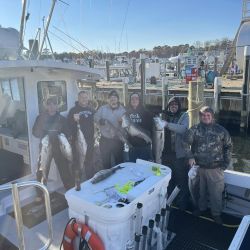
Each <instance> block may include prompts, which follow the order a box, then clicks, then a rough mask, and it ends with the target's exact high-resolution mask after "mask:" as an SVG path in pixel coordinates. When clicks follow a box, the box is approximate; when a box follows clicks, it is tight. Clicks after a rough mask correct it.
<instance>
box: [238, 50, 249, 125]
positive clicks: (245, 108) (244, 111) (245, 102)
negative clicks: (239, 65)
mask: <svg viewBox="0 0 250 250" xmlns="http://www.w3.org/2000/svg"><path fill="white" fill-rule="evenodd" d="M244 57H245V62H244V73H243V86H242V105H241V123H240V127H241V128H242V129H245V128H247V127H248V115H249V82H250V46H245V48H244Z"/></svg>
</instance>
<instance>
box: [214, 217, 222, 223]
mask: <svg viewBox="0 0 250 250" xmlns="http://www.w3.org/2000/svg"><path fill="white" fill-rule="evenodd" d="M213 219H214V222H215V223H216V224H218V225H222V219H221V216H220V215H214V216H213Z"/></svg>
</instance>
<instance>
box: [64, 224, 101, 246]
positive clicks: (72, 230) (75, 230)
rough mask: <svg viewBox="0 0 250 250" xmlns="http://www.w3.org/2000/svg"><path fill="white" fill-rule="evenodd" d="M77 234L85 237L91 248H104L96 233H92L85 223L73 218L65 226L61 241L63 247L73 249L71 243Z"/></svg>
mask: <svg viewBox="0 0 250 250" xmlns="http://www.w3.org/2000/svg"><path fill="white" fill-rule="evenodd" d="M77 236H79V237H81V238H82V239H85V240H86V242H87V243H88V245H89V247H90V248H91V250H105V248H104V245H103V243H102V240H101V239H100V237H99V236H98V235H97V234H96V233H94V232H93V231H92V230H91V229H90V228H89V227H88V226H87V225H85V224H81V223H77V222H76V220H73V221H72V222H71V223H69V224H68V225H67V226H66V228H65V232H64V236H63V242H62V245H63V249H64V250H74V244H73V243H74V240H75V238H76V237H77Z"/></svg>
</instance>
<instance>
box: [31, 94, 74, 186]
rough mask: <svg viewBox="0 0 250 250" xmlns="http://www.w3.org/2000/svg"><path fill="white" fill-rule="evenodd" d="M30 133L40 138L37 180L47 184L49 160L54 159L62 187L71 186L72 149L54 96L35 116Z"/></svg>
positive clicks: (66, 128) (64, 119) (65, 125)
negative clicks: (43, 109)
mask: <svg viewBox="0 0 250 250" xmlns="http://www.w3.org/2000/svg"><path fill="white" fill-rule="evenodd" d="M32 134H33V135H34V136H35V137H37V138H39V139H41V143H40V155H39V159H38V169H37V180H38V181H41V182H42V183H43V184H45V185H46V184H47V181H48V175H49V170H50V165H51V161H52V159H54V161H55V164H56V166H57V168H58V171H59V174H60V177H61V179H62V182H63V185H64V187H65V188H66V189H69V188H71V187H72V186H73V181H72V178H71V172H70V169H69V163H70V160H72V151H71V147H70V145H69V143H68V140H67V138H66V136H67V135H68V127H67V121H66V118H64V117H63V116H62V115H60V113H59V112H58V106H57V100H56V98H48V99H47V101H46V110H45V111H44V112H42V113H41V114H40V115H38V117H37V118H36V121H35V123H34V126H33V129H32ZM62 143H63V145H61V144H62Z"/></svg>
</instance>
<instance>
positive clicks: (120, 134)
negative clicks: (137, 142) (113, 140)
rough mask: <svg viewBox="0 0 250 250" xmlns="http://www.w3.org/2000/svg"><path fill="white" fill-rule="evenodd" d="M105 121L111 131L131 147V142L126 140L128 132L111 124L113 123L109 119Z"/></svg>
mask: <svg viewBox="0 0 250 250" xmlns="http://www.w3.org/2000/svg"><path fill="white" fill-rule="evenodd" d="M105 121H106V123H107V124H108V125H109V127H110V129H111V130H112V131H113V133H114V134H115V135H116V136H117V137H118V138H119V140H120V141H122V142H123V143H124V144H127V145H128V146H129V147H131V144H130V143H129V141H128V132H127V131H126V130H124V129H121V128H116V127H115V126H114V125H113V123H111V122H110V121H109V120H105Z"/></svg>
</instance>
